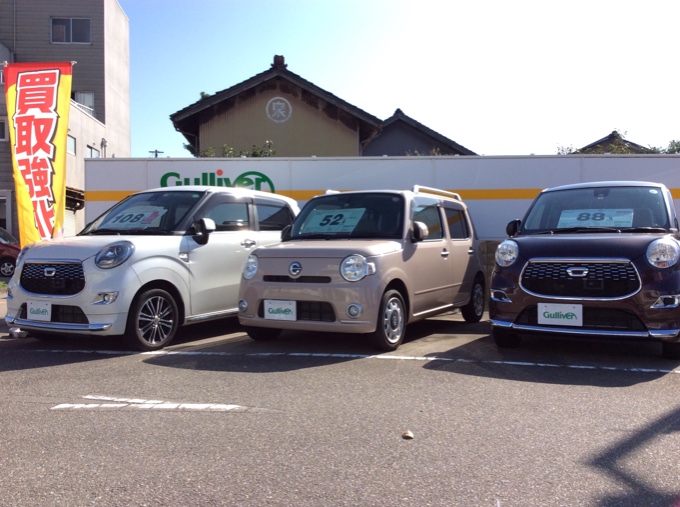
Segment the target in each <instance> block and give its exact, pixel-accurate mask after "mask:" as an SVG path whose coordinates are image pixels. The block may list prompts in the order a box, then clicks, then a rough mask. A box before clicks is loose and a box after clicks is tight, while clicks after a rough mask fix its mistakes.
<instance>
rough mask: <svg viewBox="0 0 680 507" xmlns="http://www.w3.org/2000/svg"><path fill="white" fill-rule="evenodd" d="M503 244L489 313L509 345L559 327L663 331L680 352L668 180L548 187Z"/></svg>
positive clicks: (624, 334) (674, 354) (678, 256)
mask: <svg viewBox="0 0 680 507" xmlns="http://www.w3.org/2000/svg"><path fill="white" fill-rule="evenodd" d="M507 233H508V236H510V238H509V239H506V240H505V241H503V242H502V243H501V244H500V245H499V246H498V248H497V250H496V263H495V267H494V271H493V275H492V280H491V300H490V308H489V314H490V318H491V324H492V332H493V337H494V340H495V342H496V344H497V345H498V346H499V347H517V346H519V345H520V342H521V335H522V334H527V333H532V334H538V335H541V336H547V335H549V334H551V333H554V334H561V335H577V336H584V337H600V338H622V339H626V338H629V339H643V340H655V341H660V342H661V343H662V347H663V349H662V350H663V356H664V357H667V358H671V359H679V358H680V308H679V306H680V265H679V263H678V261H679V260H680V243H679V242H678V221H677V218H676V213H675V206H674V204H673V198H672V197H671V193H670V192H669V190H668V189H667V188H666V187H665V186H664V185H662V184H660V183H646V182H638V181H632V182H631V181H628V182H621V181H615V182H595V183H581V184H576V185H567V186H561V187H556V188H551V189H547V190H544V191H543V192H541V193H540V194H539V195H538V196H537V197H536V199H535V200H534V202H533V204H532V205H531V206H530V208H529V210H528V211H527V214H526V216H525V217H524V219H523V220H514V221H512V222H510V223H509V224H508V227H507Z"/></svg>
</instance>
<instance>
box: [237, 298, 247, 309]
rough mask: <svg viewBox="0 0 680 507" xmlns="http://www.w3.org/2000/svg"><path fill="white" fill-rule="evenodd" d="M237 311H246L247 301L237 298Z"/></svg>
mask: <svg viewBox="0 0 680 507" xmlns="http://www.w3.org/2000/svg"><path fill="white" fill-rule="evenodd" d="M238 311H239V312H247V311H248V301H246V300H245V299H239V301H238Z"/></svg>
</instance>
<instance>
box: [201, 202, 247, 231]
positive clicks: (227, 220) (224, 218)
mask: <svg viewBox="0 0 680 507" xmlns="http://www.w3.org/2000/svg"><path fill="white" fill-rule="evenodd" d="M203 217H205V218H211V219H212V220H214V221H215V226H216V230H217V231H243V230H247V229H248V225H249V222H248V204H247V203H245V202H223V203H219V204H215V205H214V206H212V207H209V208H206V210H205V211H204V213H203Z"/></svg>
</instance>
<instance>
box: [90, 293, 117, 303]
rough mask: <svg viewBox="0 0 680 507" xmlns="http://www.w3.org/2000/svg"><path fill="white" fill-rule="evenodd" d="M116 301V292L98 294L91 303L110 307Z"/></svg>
mask: <svg viewBox="0 0 680 507" xmlns="http://www.w3.org/2000/svg"><path fill="white" fill-rule="evenodd" d="M116 299H118V293H117V292H100V293H99V294H97V297H96V298H95V299H94V301H93V302H92V304H93V305H110V304H111V303H113V302H115V301H116Z"/></svg>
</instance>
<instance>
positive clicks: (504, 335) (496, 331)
mask: <svg viewBox="0 0 680 507" xmlns="http://www.w3.org/2000/svg"><path fill="white" fill-rule="evenodd" d="M491 335H492V336H493V341H494V342H496V346H497V347H499V348H502V349H516V348H517V347H519V346H520V345H521V344H522V338H521V337H520V336H519V335H518V334H517V333H515V332H514V331H509V330H507V329H503V328H498V327H493V328H491Z"/></svg>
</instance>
